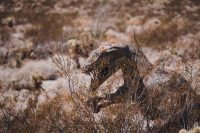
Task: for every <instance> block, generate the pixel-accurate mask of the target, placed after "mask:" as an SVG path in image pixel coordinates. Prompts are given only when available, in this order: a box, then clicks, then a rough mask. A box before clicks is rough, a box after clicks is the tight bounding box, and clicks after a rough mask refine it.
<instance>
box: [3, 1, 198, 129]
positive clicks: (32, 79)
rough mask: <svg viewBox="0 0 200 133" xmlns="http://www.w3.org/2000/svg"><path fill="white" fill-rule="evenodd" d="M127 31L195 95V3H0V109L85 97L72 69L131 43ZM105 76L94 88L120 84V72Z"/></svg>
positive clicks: (82, 79) (83, 83)
mask: <svg viewBox="0 0 200 133" xmlns="http://www.w3.org/2000/svg"><path fill="white" fill-rule="evenodd" d="M134 34H135V37H136V38H137V40H138V41H139V43H140V46H141V47H142V49H143V51H144V53H145V55H146V56H147V58H148V59H149V60H150V61H151V62H152V63H153V64H159V63H163V64H164V66H165V67H167V68H170V69H173V70H177V71H179V72H180V73H182V74H183V75H184V76H185V77H186V79H187V80H190V81H191V82H192V85H193V87H194V88H195V89H196V90H197V91H199V93H200V89H199V88H200V69H199V68H200V1H198V0H149V1H140V0H109V1H106V0H28V1H27V0H1V1H0V88H1V89H0V91H1V93H0V95H1V96H0V106H1V107H2V109H1V111H2V110H3V109H4V108H11V106H12V107H13V108H14V110H15V111H19V110H22V111H23V110H25V109H26V108H27V106H28V105H27V104H28V103H29V100H30V98H32V99H37V104H38V103H39V104H42V103H45V102H46V99H48V98H49V97H51V98H53V97H56V96H57V94H58V93H59V94H65V95H67V96H68V95H69V93H71V91H72V90H71V89H72V88H73V90H76V91H77V90H82V91H83V92H86V90H87V87H88V85H89V84H90V83H89V81H90V77H88V76H86V75H84V74H82V73H81V71H80V70H79V68H80V66H81V64H82V63H83V62H84V60H85V58H86V57H87V56H88V54H89V53H90V51H91V50H93V49H95V48H96V47H98V46H99V45H101V42H105V41H112V42H117V43H124V44H125V43H134V42H135V38H134ZM60 65H62V66H64V68H66V70H68V71H67V72H66V71H63V70H64V69H63V68H62V67H60ZM112 78H117V79H118V80H120V82H117V83H114V84H113V85H112V84H111V82H110V81H113V79H112ZM112 78H111V79H110V80H109V81H108V82H106V83H105V84H104V85H103V87H102V88H109V87H110V86H113V87H112V88H115V87H116V86H119V84H121V83H122V82H123V81H122V79H121V77H120V72H119V73H118V74H116V76H114V77H112ZM112 83H113V82H112ZM72 86H73V87H72ZM100 90H101V89H100ZM105 91H114V90H112V89H111V90H110V89H107V90H105ZM99 93H102V92H101V91H100V92H99ZM1 116H3V115H2V114H1ZM0 131H1V130H0Z"/></svg>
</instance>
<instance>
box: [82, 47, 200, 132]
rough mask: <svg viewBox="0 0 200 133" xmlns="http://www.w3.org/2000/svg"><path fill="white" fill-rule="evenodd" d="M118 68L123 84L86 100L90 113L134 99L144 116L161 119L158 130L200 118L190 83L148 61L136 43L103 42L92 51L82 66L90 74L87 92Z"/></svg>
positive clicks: (185, 126)
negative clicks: (121, 74)
mask: <svg viewBox="0 0 200 133" xmlns="http://www.w3.org/2000/svg"><path fill="white" fill-rule="evenodd" d="M119 69H121V70H122V72H123V78H124V84H123V85H122V86H120V87H119V88H118V89H117V91H116V92H115V93H112V94H107V95H106V96H99V97H91V98H90V99H89V100H88V101H87V102H88V103H89V105H90V106H91V107H92V108H93V112H94V113H98V112H99V111H100V110H101V108H104V107H106V106H109V105H111V104H116V103H125V102H137V103H138V105H139V108H140V110H141V112H142V114H143V115H144V116H145V117H146V118H148V119H150V120H156V119H163V120H164V121H165V124H164V126H163V127H162V128H161V129H160V130H159V132H163V131H162V130H164V129H165V128H168V127H169V126H170V125H171V124H175V122H177V121H178V122H179V123H180V125H181V126H182V127H184V128H188V127H189V126H191V125H192V124H193V123H192V122H194V121H197V122H199V121H200V119H199V118H198V117H199V116H198V113H200V100H199V97H198V96H197V94H196V92H195V91H194V90H193V89H192V87H191V85H190V83H189V82H188V81H187V80H186V79H185V78H184V77H183V76H182V75H181V74H179V73H177V72H175V71H172V70H168V69H165V68H163V66H154V65H153V64H151V63H150V62H149V61H148V59H147V58H146V57H145V55H144V54H143V52H142V50H141V49H140V48H138V46H135V45H133V44H131V45H119V44H118V45H116V44H112V43H106V44H104V45H101V46H100V47H99V48H98V49H96V50H94V51H92V52H91V54H90V56H89V58H88V59H87V60H86V63H85V65H84V66H83V67H82V71H83V72H84V73H85V74H90V75H91V77H92V78H91V85H90V92H93V91H95V90H96V89H97V88H98V87H99V86H100V85H101V84H102V83H103V82H104V81H106V80H107V79H108V78H109V77H110V76H111V75H113V74H114V73H115V72H116V71H118V70H119ZM197 116H198V117H197ZM180 128H181V127H180Z"/></svg>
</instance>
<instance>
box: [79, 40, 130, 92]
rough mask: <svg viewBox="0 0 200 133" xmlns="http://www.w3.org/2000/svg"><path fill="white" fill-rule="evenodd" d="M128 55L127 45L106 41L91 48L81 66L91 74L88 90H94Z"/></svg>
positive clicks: (117, 68) (118, 67)
mask: <svg viewBox="0 0 200 133" xmlns="http://www.w3.org/2000/svg"><path fill="white" fill-rule="evenodd" d="M130 56H131V54H130V51H129V47H128V46H127V45H121V46H119V45H118V46H116V45H114V44H112V43H107V44H103V45H101V46H100V47H99V48H97V49H95V50H93V51H92V52H91V54H90V55H89V57H88V59H87V60H86V63H85V65H84V66H83V67H82V72H83V73H85V74H89V75H90V76H91V84H90V91H95V90H96V89H97V88H98V87H99V86H100V85H101V84H103V83H104V81H106V80H107V79H108V78H109V77H110V76H111V75H113V74H114V73H115V72H116V71H117V70H119V69H120V68H121V67H122V66H123V65H124V64H125V63H124V60H125V59H127V58H130Z"/></svg>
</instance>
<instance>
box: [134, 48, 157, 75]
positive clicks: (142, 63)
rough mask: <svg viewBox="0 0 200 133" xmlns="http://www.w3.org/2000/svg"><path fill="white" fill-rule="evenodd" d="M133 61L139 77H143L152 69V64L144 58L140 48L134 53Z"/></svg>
mask: <svg viewBox="0 0 200 133" xmlns="http://www.w3.org/2000/svg"><path fill="white" fill-rule="evenodd" d="M135 62H136V64H137V68H138V71H139V74H140V77H141V78H144V77H145V76H146V75H147V74H148V73H149V72H150V71H151V70H152V69H153V67H154V66H153V64H152V63H151V62H150V61H149V60H148V59H147V58H146V56H145V55H144V53H143V52H142V50H141V49H138V51H137V52H136V54H135Z"/></svg>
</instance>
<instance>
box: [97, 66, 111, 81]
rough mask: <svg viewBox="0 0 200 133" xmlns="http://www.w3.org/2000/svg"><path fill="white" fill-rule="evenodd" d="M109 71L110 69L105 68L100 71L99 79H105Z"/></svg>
mask: <svg viewBox="0 0 200 133" xmlns="http://www.w3.org/2000/svg"><path fill="white" fill-rule="evenodd" d="M108 70H109V67H104V68H103V69H102V70H101V71H100V73H99V75H98V78H99V79H102V78H104V77H105V76H106V75H107V74H108Z"/></svg>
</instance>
